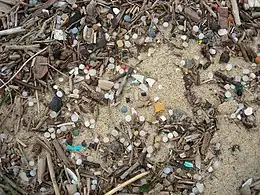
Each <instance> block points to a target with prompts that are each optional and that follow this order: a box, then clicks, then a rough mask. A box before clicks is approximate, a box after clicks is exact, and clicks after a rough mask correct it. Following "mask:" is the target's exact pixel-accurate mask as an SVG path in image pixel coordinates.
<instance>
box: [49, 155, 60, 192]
mask: <svg viewBox="0 0 260 195" xmlns="http://www.w3.org/2000/svg"><path fill="white" fill-rule="evenodd" d="M47 163H48V168H49V172H50V176H51V181H52V185H53V188H54V191H55V195H60V190H59V187H58V184H57V181H56V178H55V172H54V168H53V163H52V160H51V155H50V154H49V153H48V154H47Z"/></svg>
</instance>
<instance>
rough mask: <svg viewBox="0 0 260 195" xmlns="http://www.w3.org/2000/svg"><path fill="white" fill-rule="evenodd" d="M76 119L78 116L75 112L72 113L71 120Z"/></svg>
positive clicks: (75, 120) (74, 120)
mask: <svg viewBox="0 0 260 195" xmlns="http://www.w3.org/2000/svg"><path fill="white" fill-rule="evenodd" d="M78 120H79V116H78V115H77V114H75V113H74V114H72V115H71V121H73V122H77V121H78Z"/></svg>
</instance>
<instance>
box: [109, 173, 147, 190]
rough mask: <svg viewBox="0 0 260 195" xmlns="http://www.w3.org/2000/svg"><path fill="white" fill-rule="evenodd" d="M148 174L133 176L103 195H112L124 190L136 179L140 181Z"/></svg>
mask: <svg viewBox="0 0 260 195" xmlns="http://www.w3.org/2000/svg"><path fill="white" fill-rule="evenodd" d="M149 173H150V172H149V171H147V172H144V173H140V174H139V175H136V176H134V177H133V178H131V179H129V180H127V181H125V182H124V183H122V184H119V185H118V186H117V187H115V188H114V189H112V190H110V191H109V192H107V193H106V194H105V195H112V194H114V193H116V192H117V191H118V190H120V189H122V188H124V187H125V186H128V185H129V184H131V183H133V182H135V181H136V180H138V179H141V178H142V177H144V176H146V175H148V174H149Z"/></svg>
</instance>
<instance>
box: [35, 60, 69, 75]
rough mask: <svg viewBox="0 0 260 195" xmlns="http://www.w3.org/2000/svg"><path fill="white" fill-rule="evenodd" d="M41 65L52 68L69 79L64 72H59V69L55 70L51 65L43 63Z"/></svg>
mask: <svg viewBox="0 0 260 195" xmlns="http://www.w3.org/2000/svg"><path fill="white" fill-rule="evenodd" d="M40 65H48V66H49V67H51V68H52V69H54V70H56V71H57V72H58V73H60V74H61V75H63V76H65V77H66V78H69V76H68V75H66V74H64V73H63V72H61V71H59V70H58V69H57V68H55V67H54V66H52V65H51V64H49V63H41V64H40Z"/></svg>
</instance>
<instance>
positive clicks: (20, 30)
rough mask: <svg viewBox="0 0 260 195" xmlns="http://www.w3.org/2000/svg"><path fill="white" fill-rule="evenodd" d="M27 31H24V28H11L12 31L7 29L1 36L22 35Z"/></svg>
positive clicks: (0, 33) (2, 31) (1, 32)
mask: <svg viewBox="0 0 260 195" xmlns="http://www.w3.org/2000/svg"><path fill="white" fill-rule="evenodd" d="M25 31H26V30H25V29H23V28H22V27H17V28H11V29H6V30H1V31H0V36H5V35H13V34H16V33H22V32H25Z"/></svg>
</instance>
